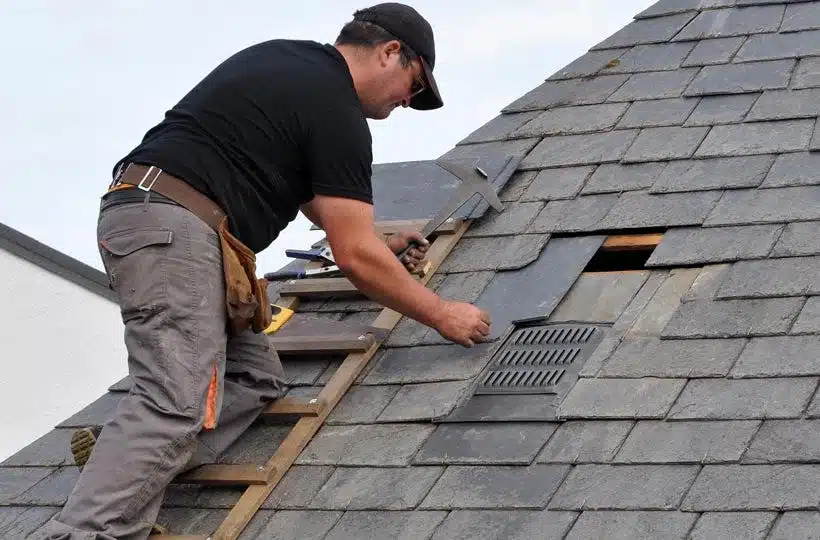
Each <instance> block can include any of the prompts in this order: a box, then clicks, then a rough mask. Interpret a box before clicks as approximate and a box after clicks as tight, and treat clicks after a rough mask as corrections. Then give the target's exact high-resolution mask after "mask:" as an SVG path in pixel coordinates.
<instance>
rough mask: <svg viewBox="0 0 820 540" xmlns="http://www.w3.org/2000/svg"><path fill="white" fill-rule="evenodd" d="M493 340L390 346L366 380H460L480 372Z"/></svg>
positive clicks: (416, 381)
mask: <svg viewBox="0 0 820 540" xmlns="http://www.w3.org/2000/svg"><path fill="white" fill-rule="evenodd" d="M491 348H492V344H490V343H478V344H476V345H475V346H473V347H470V348H464V347H462V346H460V345H455V344H450V345H433V346H425V347H410V348H399V349H386V350H385V351H384V354H383V355H382V356H381V357H380V358H379V360H378V362H377V363H376V364H375V365H374V366H373V369H372V370H371V371H370V373H368V375H367V377H365V379H364V384H406V383H418V382H440V381H460V380H465V379H469V378H470V377H474V376H475V375H478V373H479V372H480V371H481V370H482V369H483V368H484V366H485V365H486V364H487V362H488V361H489V358H490V356H489V355H490V353H491Z"/></svg>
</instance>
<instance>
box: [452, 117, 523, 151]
mask: <svg viewBox="0 0 820 540" xmlns="http://www.w3.org/2000/svg"><path fill="white" fill-rule="evenodd" d="M538 114H539V113H538V112H537V111H527V112H522V113H512V114H499V115H498V116H496V117H495V118H493V119H492V120H490V121H489V122H487V123H485V124H483V125H482V126H481V127H479V128H477V129H476V130H475V131H473V132H472V133H470V134H469V135H468V136H467V137H465V138H463V139H462V140H461V141H459V142H458V144H475V143H482V142H492V141H503V140H506V139H508V138H510V134H511V133H512V132H514V131H515V130H516V129H518V128H519V127H521V126H522V125H524V124H526V123H527V122H529V121H530V120H532V119H533V118H535V117H536V116H538Z"/></svg>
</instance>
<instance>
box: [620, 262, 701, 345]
mask: <svg viewBox="0 0 820 540" xmlns="http://www.w3.org/2000/svg"><path fill="white" fill-rule="evenodd" d="M698 273H699V272H698V269H696V268H676V269H673V270H672V271H670V272H669V274H668V276H666V277H665V279H664V280H663V283H661V284H660V286H658V288H657V291H656V292H655V294H654V295H653V296H652V298H651V299H650V300H649V301H648V302H647V303H646V305H645V306H643V307H642V308H641V309H640V312H639V313H638V314H637V315H635V316H634V321H633V322H632V324H629V323H628V322H626V321H624V326H625V327H626V331H625V332H624V337H625V338H627V339H634V338H639V337H660V336H661V333H662V332H663V329H664V327H665V326H666V325H667V323H668V322H669V320H670V319H671V318H672V316H673V314H674V313H675V312H676V311H677V309H678V306H679V305H680V301H681V298H682V297H683V295H684V294H686V292H687V291H688V290H689V289H690V287H691V286H692V283H694V281H695V279H696V278H697V276H698ZM618 324H620V321H619V323H618Z"/></svg>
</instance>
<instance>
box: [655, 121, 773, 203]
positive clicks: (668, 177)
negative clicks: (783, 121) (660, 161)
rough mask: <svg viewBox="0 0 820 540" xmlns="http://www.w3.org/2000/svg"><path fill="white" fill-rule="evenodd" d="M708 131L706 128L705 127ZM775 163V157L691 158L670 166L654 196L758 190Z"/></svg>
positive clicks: (661, 176) (659, 180) (657, 183)
mask: <svg viewBox="0 0 820 540" xmlns="http://www.w3.org/2000/svg"><path fill="white" fill-rule="evenodd" d="M704 129H705V128H704ZM773 162H774V156H769V155H762V156H743V157H730V158H715V159H690V160H685V161H679V162H674V163H670V164H669V165H668V166H667V167H666V169H664V171H663V174H661V175H660V177H659V178H658V181H657V182H656V183H655V185H653V186H652V189H650V190H649V191H650V193H674V192H687V191H703V190H710V189H734V188H749V187H757V186H759V185H760V184H761V182H763V179H764V178H765V177H766V173H767V172H768V171H769V168H770V167H771V166H772V163H773Z"/></svg>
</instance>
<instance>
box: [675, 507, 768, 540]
mask: <svg viewBox="0 0 820 540" xmlns="http://www.w3.org/2000/svg"><path fill="white" fill-rule="evenodd" d="M776 517H777V513H776V512H704V513H703V514H701V516H700V519H698V522H697V524H696V525H695V528H694V529H692V533H691V536H690V538H691V540H710V539H713V538H735V539H737V540H763V539H764V538H766V534H767V533H768V532H769V529H770V528H771V526H772V522H773V521H774V520H775V518H776Z"/></svg>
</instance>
